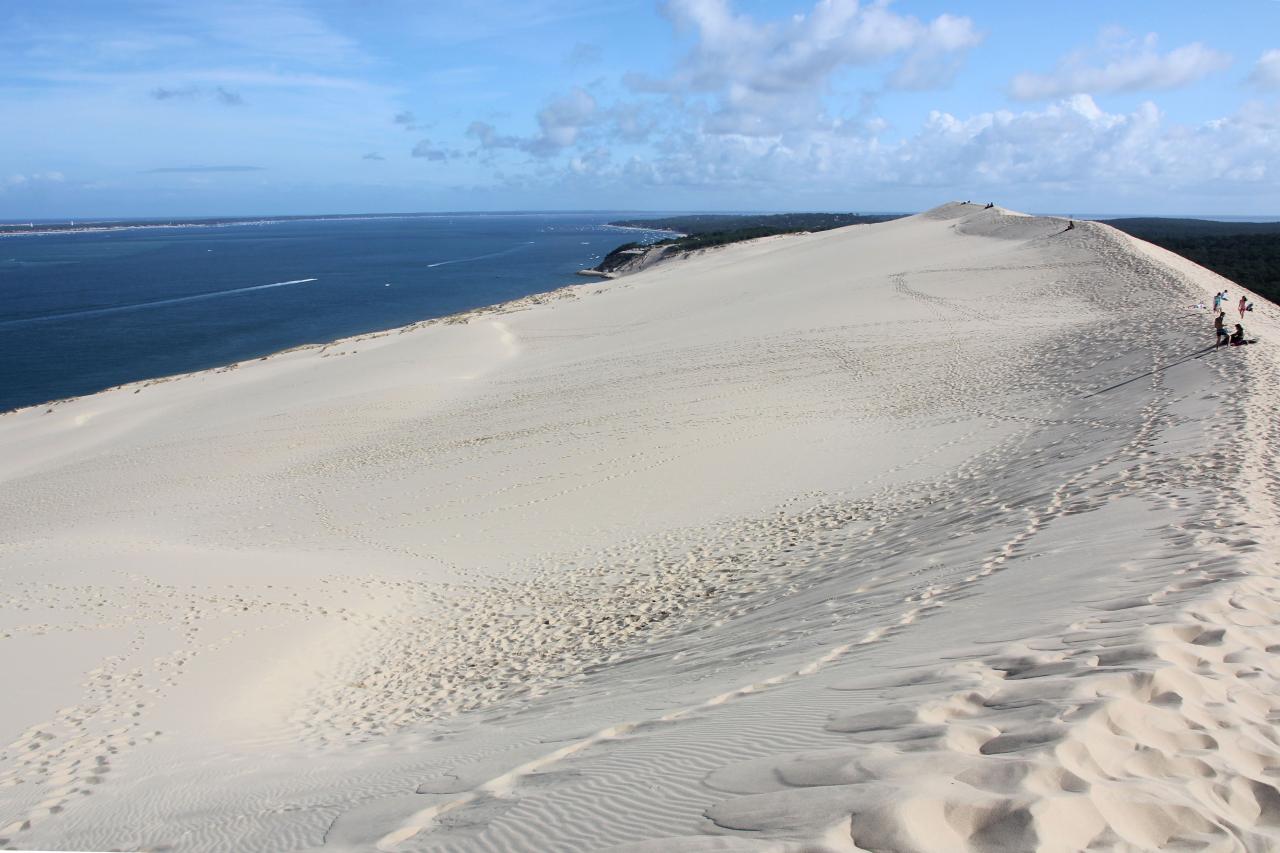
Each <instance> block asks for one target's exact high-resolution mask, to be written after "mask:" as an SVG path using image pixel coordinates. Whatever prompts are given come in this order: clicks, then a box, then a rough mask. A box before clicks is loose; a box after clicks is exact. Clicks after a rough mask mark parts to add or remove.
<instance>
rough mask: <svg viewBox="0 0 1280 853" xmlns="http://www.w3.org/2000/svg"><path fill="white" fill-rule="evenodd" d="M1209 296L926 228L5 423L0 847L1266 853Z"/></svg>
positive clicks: (1243, 419) (1265, 452)
mask: <svg viewBox="0 0 1280 853" xmlns="http://www.w3.org/2000/svg"><path fill="white" fill-rule="evenodd" d="M1224 287H1225V288H1228V289H1229V291H1230V293H1231V296H1232V299H1234V298H1236V297H1238V296H1239V294H1240V293H1241V289H1240V288H1239V287H1237V286H1236V285H1234V284H1232V283H1230V282H1226V281H1225V280H1224V279H1221V278H1220V277H1218V276H1216V275H1214V274H1213V273H1210V272H1208V271H1206V270H1204V269H1202V268H1200V267H1197V266H1195V265H1193V264H1191V263H1190V262H1187V261H1185V260H1183V259H1181V258H1179V257H1177V256H1175V255H1172V254H1170V253H1168V252H1165V251H1163V250H1161V249H1158V248H1156V247H1154V246H1151V245H1150V244H1146V243H1142V242H1141V241H1138V240H1136V239H1133V238H1130V237H1128V236H1126V235H1124V234H1122V233H1120V232H1118V231H1116V230H1115V229H1112V228H1110V227H1108V226H1105V225H1101V224H1096V223H1089V222H1076V223H1074V225H1073V227H1071V228H1070V229H1068V222H1067V221H1066V220H1063V219H1060V218H1054V217H1031V216H1024V215H1021V214H1018V213H1016V212H1013V211H1007V210H1004V209H1002V208H999V207H994V208H990V209H984V208H983V207H982V206H981V205H971V204H959V203H955V204H947V205H943V206H941V207H938V208H935V209H933V210H931V211H928V212H926V213H924V214H920V215H916V216H912V217H907V218H905V219H900V220H894V221H891V222H886V223H882V224H876V225H858V226H852V227H848V228H841V229H836V230H832V231H826V232H822V233H817V234H801V235H787V236H780V237H770V238H765V239H761V240H756V241H751V242H748V243H743V244H736V245H732V246H728V247H724V248H720V249H716V250H713V251H706V252H702V253H700V254H697V255H696V256H693V257H689V258H685V259H681V260H678V261H672V262H668V263H663V264H659V265H656V266H654V267H651V268H649V269H646V270H644V271H642V272H640V273H636V274H634V275H630V276H626V277H622V278H619V279H616V280H613V281H608V282H599V281H589V282H585V283H582V284H577V285H573V286H570V287H566V288H562V289H560V290H556V291H553V292H551V293H546V294H537V295H534V296H528V297H525V298H522V299H518V300H516V301H514V302H510V303H505V304H502V305H498V306H494V307H491V308H482V309H476V310H472V311H467V312H465V313H462V314H457V315H454V316H451V317H447V318H442V319H438V320H432V321H427V322H423V323H418V324H414V325H412V326H407V327H403V328H399V329H393V330H389V331H386V332H379V333H373V334H368V335H362V336H358V337H354V338H347V339H344V340H341V341H337V342H335V343H332V344H326V345H317V346H307V347H301V348H297V349H294V350H291V351H289V352H285V353H280V354H277V355H272V356H269V357H266V358H263V359H254V360H252V361H246V362H242V363H237V364H233V365H227V366H225V367H220V368H215V369H211V370H206V371H202V372H199V373H193V374H187V375H183V376H178V377H173V378H171V379H166V380H150V381H145V382H137V383H132V384H128V385H123V386H120V387H117V388H113V389H111V390H107V391H103V392H101V393H97V394H92V395H89V396H83V397H77V398H73V399H69V400H65V401H61V402H58V403H55V404H50V405H41V406H34V407H30V408H25V409H20V410H17V411H15V412H10V413H7V414H3V415H0V531H3V533H2V534H0V649H2V650H3V653H2V654H0V683H2V684H4V685H5V687H6V689H5V693H6V694H7V696H8V699H7V701H5V702H4V703H0V744H2V746H0V847H3V848H6V849H102V850H105V849H140V850H141V849H146V850H175V851H206V850H208V851H221V850H230V849H236V850H320V849H324V850H338V851H357V850H383V851H419V850H422V851H426V850H441V851H443V850H450V851H454V850H457V851H484V850H494V851H498V850H501V851H514V850H529V851H547V850H556V851H561V850H564V851H568V850H606V849H612V850H619V851H630V853H641V851H657V850H677V851H685V850H687V851H711V850H717V851H772V850H778V851H792V853H799V851H810V853H812V852H813V851H832V853H836V852H837V851H839V853H844V851H854V850H876V851H880V850H897V851H961V850H973V851H978V850H1045V851H1071V850H1083V849H1099V850H1102V849H1134V850H1136V849H1156V848H1162V847H1164V848H1168V847H1181V848H1183V849H1203V850H1223V851H1226V850H1241V849H1245V850H1268V849H1280V789H1278V788H1277V787H1276V784H1275V774H1276V773H1277V772H1278V770H1280V738H1277V736H1276V733H1275V728H1274V722H1273V720H1274V718H1275V715H1276V714H1277V713H1278V712H1280V698H1277V697H1280V685H1278V684H1277V683H1276V682H1277V679H1278V678H1280V666H1278V665H1277V662H1276V659H1275V657H1274V650H1275V648H1277V647H1280V605H1278V604H1277V601H1278V598H1277V593H1278V589H1277V587H1278V584H1277V579H1276V571H1277V557H1276V555H1277V554H1280V543H1277V541H1276V534H1277V531H1278V530H1280V527H1278V526H1277V525H1278V521H1280V518H1278V515H1277V500H1280V480H1278V477H1280V474H1278V473H1277V472H1280V465H1277V453H1278V452H1280V427H1277V422H1276V419H1275V412H1276V411H1277V402H1278V401H1277V393H1278V392H1277V391H1276V388H1277V381H1276V380H1277V378H1278V377H1280V362H1278V361H1277V358H1276V355H1275V352H1274V350H1273V349H1272V347H1271V342H1273V341H1275V340H1277V339H1280V336H1278V334H1277V332H1278V331H1280V328H1278V324H1280V311H1278V309H1277V308H1276V307H1275V306H1274V305H1272V304H1271V303H1269V302H1267V301H1266V300H1263V299H1260V298H1257V297H1256V296H1254V295H1250V298H1251V299H1252V301H1253V302H1254V304H1255V306H1256V310H1255V311H1254V312H1253V313H1251V314H1250V315H1249V316H1248V317H1246V318H1245V320H1244V322H1245V324H1246V326H1247V328H1248V330H1249V331H1250V333H1251V334H1252V335H1253V336H1256V337H1258V338H1259V339H1260V340H1261V344H1259V345H1256V346H1247V347H1240V348H1223V349H1220V350H1214V349H1213V348H1212V344H1213V334H1212V327H1211V318H1210V316H1209V314H1208V312H1206V311H1203V310H1198V309H1196V308H1194V307H1193V306H1194V305H1195V304H1196V303H1201V302H1204V301H1206V300H1207V299H1209V298H1211V296H1210V295H1211V294H1212V293H1215V292H1217V291H1219V290H1221V289H1223V288H1224ZM1229 319H1230V318H1229Z"/></svg>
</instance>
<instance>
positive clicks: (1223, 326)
mask: <svg viewBox="0 0 1280 853" xmlns="http://www.w3.org/2000/svg"><path fill="white" fill-rule="evenodd" d="M1226 301H1227V292H1226V291H1225V290H1224V291H1222V292H1221V293H1215V294H1214V295H1213V314H1214V317H1213V330H1214V332H1215V333H1216V334H1217V338H1216V339H1215V341H1214V344H1213V345H1214V347H1215V348H1217V347H1220V346H1233V347H1239V346H1244V345H1245V344H1251V343H1253V341H1251V340H1248V339H1247V338H1245V336H1244V326H1242V325H1241V324H1239V323H1236V330H1235V331H1234V332H1228V331H1227V312H1226V311H1224V310H1223V308H1222V306H1223V304H1225V303H1226ZM1238 307H1239V309H1240V319H1241V320H1243V319H1244V312H1246V311H1252V310H1253V304H1252V303H1250V302H1249V300H1248V299H1246V298H1245V297H1243V296H1241V297H1240V305H1239V306H1238Z"/></svg>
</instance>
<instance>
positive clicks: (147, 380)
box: [0, 214, 723, 418]
mask: <svg viewBox="0 0 1280 853" xmlns="http://www.w3.org/2000/svg"><path fill="white" fill-rule="evenodd" d="M431 215H432V216H435V215H436V214H431ZM442 215H443V214H442ZM478 215H485V216H487V215H491V214H478ZM496 215H504V214H496ZM531 215H541V214H531ZM349 218H367V217H349ZM379 218H387V219H401V218H415V217H412V216H387V217H379ZM281 221H288V220H281ZM307 221H315V220H307ZM233 224H268V223H267V222H266V221H264V222H262V223H258V222H252V223H228V225H233ZM157 227H167V226H157ZM171 227H174V228H183V227H189V226H182V225H175V226H171ZM196 227H199V226H196ZM208 227H224V226H223V225H217V226H208ZM602 227H607V228H616V229H619V230H628V231H644V232H655V231H662V230H663V229H658V228H632V227H630V226H622V225H611V224H609V223H605V225H604V226H602ZM55 233H61V232H55ZM672 233H677V232H672ZM0 236H3V235H0ZM32 236H34V235H32ZM712 248H723V247H712ZM573 274H574V275H576V276H583V277H589V278H592V279H599V282H598V283H603V282H604V281H613V280H614V279H616V278H617V276H615V275H611V274H608V273H593V272H592V271H590V270H577V271H575V272H574V273H573ZM589 284H590V283H589V282H580V281H579V282H568V283H565V284H561V285H559V286H557V287H554V288H552V289H550V290H542V291H537V292H535V293H531V294H528V295H526V296H521V297H517V298H516V299H509V300H507V301H505V302H497V303H490V304H486V305H479V306H476V307H475V308H468V309H466V310H464V311H456V312H454V313H452V314H443V315H440V316H438V317H425V318H422V319H419V320H412V321H410V322H408V323H405V324H402V325H399V326H388V327H387V328H384V329H374V330H371V331H367V332H357V333H355V334H352V335H346V336H343V337H340V338H334V339H332V340H328V341H312V342H308V343H303V344H297V345H295V346H291V347H287V348H285V349H281V350H273V351H272V352H269V353H264V354H263V355H258V356H249V357H247V358H242V359H237V360H236V361H231V362H221V363H219V364H214V365H210V366H208V367H203V368H199V369H197V370H187V371H183V372H181V373H170V374H162V375H160V376H148V377H144V378H140V379H132V380H129V381H128V382H121V383H119V384H117V385H110V386H108V387H106V388H101V389H99V390H97V391H90V392H87V393H85V394H75V395H72V396H70V397H55V398H52V399H49V400H46V401H43V402H40V403H29V404H25V405H22V406H17V407H14V408H12V409H3V410H0V418H3V417H5V416H6V415H12V414H15V413H18V412H22V411H25V410H27V409H36V408H40V407H41V406H47V407H53V406H56V405H61V404H64V403H67V402H69V401H72V400H78V399H81V398H83V397H92V396H94V395H95V394H104V393H107V392H109V391H117V390H121V389H126V388H134V387H135V386H136V387H139V388H142V387H147V386H149V385H154V384H157V383H161V382H173V381H177V380H180V379H183V378H184V377H188V376H202V375H206V374H209V373H215V372H218V371H221V370H232V369H238V368H239V367H240V366H241V365H248V364H252V363H254V362H260V361H268V360H270V359H273V358H275V357H277V356H282V355H286V354H288V353H293V352H300V351H305V350H310V349H317V348H318V349H321V350H323V349H327V348H329V347H332V346H337V345H340V344H347V343H358V342H359V341H361V340H372V339H376V338H380V337H385V336H387V335H391V334H403V333H404V332H408V331H412V330H414V329H418V328H422V327H425V326H428V325H432V324H436V323H458V322H467V321H468V319H469V318H472V317H477V316H483V315H484V314H489V313H503V312H504V311H507V310H519V308H520V307H524V304H525V303H528V304H538V300H534V297H545V298H552V297H554V298H560V297H557V296H555V294H559V293H561V292H562V291H567V290H571V289H572V288H578V287H587V286H589ZM517 306H518V307H517Z"/></svg>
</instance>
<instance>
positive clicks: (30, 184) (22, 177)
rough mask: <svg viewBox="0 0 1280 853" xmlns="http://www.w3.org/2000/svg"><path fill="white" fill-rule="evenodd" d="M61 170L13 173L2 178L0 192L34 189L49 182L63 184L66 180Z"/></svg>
mask: <svg viewBox="0 0 1280 853" xmlns="http://www.w3.org/2000/svg"><path fill="white" fill-rule="evenodd" d="M66 179H67V178H66V176H65V175H63V174H62V173H61V172H30V173H27V174H21V173H17V174H12V175H9V176H8V177H6V178H4V179H3V180H0V192H2V191H4V190H18V189H32V188H35V187H39V186H47V185H49V184H61V183H64V182H65V181H66Z"/></svg>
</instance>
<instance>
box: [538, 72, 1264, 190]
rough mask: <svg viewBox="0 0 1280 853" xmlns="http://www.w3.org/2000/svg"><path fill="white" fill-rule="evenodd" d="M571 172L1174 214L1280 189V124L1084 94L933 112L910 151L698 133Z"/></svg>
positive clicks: (862, 139) (904, 146) (842, 136)
mask: <svg viewBox="0 0 1280 853" xmlns="http://www.w3.org/2000/svg"><path fill="white" fill-rule="evenodd" d="M559 174H560V175H561V178H562V180H564V181H568V182H572V181H576V180H578V179H579V178H581V177H582V176H583V175H584V174H589V175H590V176H591V177H592V178H593V179H594V181H595V183H594V184H593V186H594V187H596V188H599V187H601V186H610V185H613V186H615V187H616V188H618V191H622V190H623V188H625V189H626V190H627V191H641V190H643V189H644V188H651V189H652V190H653V191H654V193H656V194H657V196H658V197H662V196H663V195H664V194H667V193H671V194H672V195H673V197H682V198H689V197H691V196H690V195H689V194H691V193H692V194H693V196H692V197H697V194H699V193H701V194H705V195H706V197H708V198H723V195H724V193H725V191H726V189H725V188H726V187H732V188H733V191H734V192H735V193H738V194H739V197H741V198H751V197H757V198H758V197H777V198H784V197H785V198H797V197H810V198H823V197H826V198H830V197H834V196H835V195H837V194H838V195H839V196H841V197H849V198H856V197H859V196H862V195H865V194H866V193H868V192H881V191H883V192H884V193H888V194H890V195H891V196H892V197H894V198H898V199H899V200H900V201H899V203H903V202H902V201H901V199H903V198H905V197H921V198H926V199H945V198H955V197H958V198H965V197H970V196H973V195H990V196H991V197H996V198H1000V197H1005V198H1008V197H1009V196H1010V195H1016V196H1017V197H1022V198H1027V197H1040V198H1050V199H1072V198H1081V197H1089V196H1095V197H1112V198H1114V197H1116V196H1117V194H1129V196H1131V197H1137V196H1144V197H1145V198H1147V199H1148V200H1149V201H1148V202H1147V203H1148V204H1167V203H1169V199H1170V198H1176V197H1190V196H1191V195H1192V194H1196V193H1199V194H1201V196H1204V195H1221V194H1232V193H1241V192H1246V193H1257V192H1271V193H1274V192H1277V191H1280V125H1277V124H1276V122H1275V121H1274V119H1273V118H1272V114H1271V113H1270V112H1269V111H1268V109H1267V108H1266V106H1265V105H1255V106H1253V107H1251V108H1248V109H1245V110H1241V111H1240V112H1238V113H1236V114H1234V115H1231V116H1226V117H1223V118H1220V119H1218V120H1216V121H1212V122H1206V123H1204V124H1199V125H1180V124H1174V123H1170V122H1169V120H1168V119H1167V117H1166V116H1164V115H1163V114H1162V113H1161V112H1160V110H1159V109H1158V108H1157V107H1156V106H1155V105H1154V104H1152V103H1149V102H1148V103H1144V104H1141V105H1140V106H1138V107H1137V108H1136V109H1134V110H1133V111H1131V112H1118V113H1111V112H1107V111H1105V110H1103V109H1102V108H1100V107H1099V106H1098V104H1097V103H1096V102H1095V101H1094V100H1093V99H1092V98H1091V97H1089V96H1088V95H1074V96H1071V97H1068V98H1065V99H1062V100H1060V101H1057V102H1054V103H1051V104H1049V105H1047V106H1045V107H1044V108H1041V109H1030V110H1023V111H1011V110H999V111H992V112H981V113H977V114H973V115H968V116H957V115H952V114H950V113H946V112H941V111H937V112H933V113H931V114H930V115H929V117H928V118H927V119H926V120H925V121H924V122H923V124H922V125H921V126H920V127H919V128H917V130H916V131H915V132H914V133H913V134H911V135H909V136H907V137H905V138H903V139H901V140H898V141H896V142H886V141H885V140H883V139H881V138H879V137H878V136H877V135H876V134H875V133H874V132H873V131H870V130H868V131H867V132H861V133H860V132H856V131H855V132H845V128H842V127H841V128H834V129H830V130H818V131H811V132H806V133H793V134H781V135H777V136H774V137H763V136H748V135H723V134H711V133H703V132H701V131H700V130H697V129H685V130H682V131H675V132H670V133H668V134H666V135H665V136H663V137H661V138H660V139H658V140H657V141H656V142H655V144H654V145H653V147H652V148H651V149H650V151H649V153H648V154H636V155H634V156H632V157H630V158H627V159H623V160H621V161H614V160H611V159H609V158H605V157H599V156H598V157H596V158H595V159H594V160H593V161H592V162H591V163H590V164H589V165H588V163H587V159H586V157H582V158H578V159H577V160H575V161H573V162H571V163H570V164H569V165H568V166H566V167H565V168H564V169H563V171H561V172H560V173H559ZM597 191H598V189H597ZM912 193H916V195H915V196H911V194H912ZM1174 194H1177V195H1176V196H1175V195H1174ZM1059 203H1064V202H1059Z"/></svg>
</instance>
